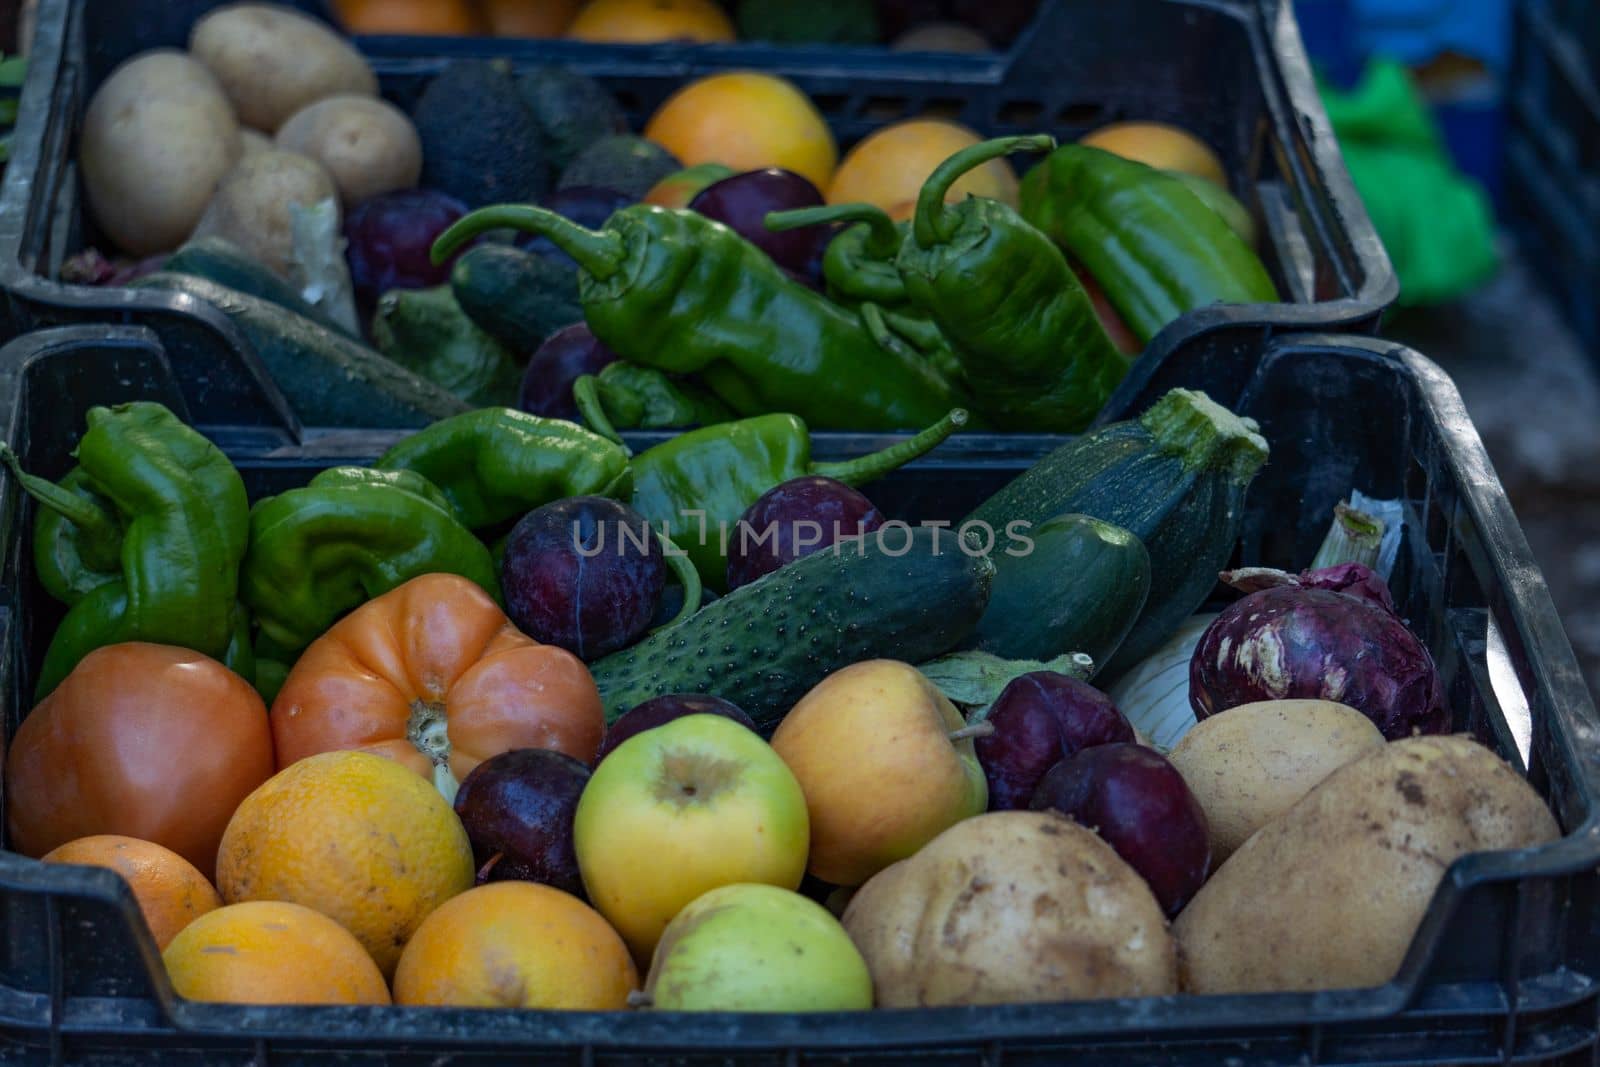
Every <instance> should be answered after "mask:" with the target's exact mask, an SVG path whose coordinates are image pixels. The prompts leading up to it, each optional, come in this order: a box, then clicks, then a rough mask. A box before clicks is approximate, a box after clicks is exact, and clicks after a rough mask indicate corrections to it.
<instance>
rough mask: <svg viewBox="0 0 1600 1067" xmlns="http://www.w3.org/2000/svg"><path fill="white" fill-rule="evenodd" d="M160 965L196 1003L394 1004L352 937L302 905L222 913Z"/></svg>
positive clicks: (235, 907) (203, 920)
mask: <svg viewBox="0 0 1600 1067" xmlns="http://www.w3.org/2000/svg"><path fill="white" fill-rule="evenodd" d="M161 959H162V961H163V962H164V963H166V965H167V974H168V976H169V977H171V979H172V987H173V988H174V989H176V990H177V991H178V994H179V995H180V996H185V997H188V998H189V999H190V1000H220V1001H227V1002H229V1003H232V1004H388V1003H389V989H388V987H387V986H385V985H384V984H383V975H381V974H379V973H378V965H377V964H375V963H373V962H372V957H371V956H368V955H367V952H366V950H365V949H363V948H362V947H361V943H360V942H359V941H357V940H356V939H355V938H354V937H352V936H351V935H350V931H348V930H346V929H345V928H344V927H342V926H340V925H339V924H338V923H336V922H334V921H333V920H332V919H330V918H328V917H327V916H326V915H323V914H321V913H320V912H315V911H312V910H311V909H310V908H304V907H301V906H300V905H299V904H287V903H284V902H282V901H276V900H258V901H252V902H250V903H247V904H230V905H229V906H228V907H226V908H218V909H217V910H216V911H213V912H209V913H207V914H205V915H202V916H201V917H200V918H198V919H196V920H195V921H194V922H192V923H190V924H189V926H188V927H186V928H185V929H184V931H183V932H182V933H181V934H179V935H178V936H177V937H175V938H173V939H172V944H170V945H168V946H167V950H166V952H164V953H162V955H161Z"/></svg>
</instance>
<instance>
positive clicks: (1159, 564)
mask: <svg viewBox="0 0 1600 1067" xmlns="http://www.w3.org/2000/svg"><path fill="white" fill-rule="evenodd" d="M1258 429H1259V427H1258V426H1257V425H1256V424H1255V422H1254V420H1252V419H1242V418H1240V417H1239V416H1237V415H1235V414H1234V413H1233V412H1231V411H1229V410H1228V409H1227V408H1225V407H1223V406H1222V405H1220V404H1218V403H1216V402H1215V401H1213V400H1212V399H1211V398H1210V397H1208V396H1206V395H1205V394H1204V393H1200V392H1194V391H1191V390H1188V389H1174V390H1172V391H1171V392H1169V393H1167V394H1166V395H1165V396H1163V397H1162V398H1161V399H1160V400H1157V401H1156V402H1155V404H1153V405H1151V407H1150V410H1149V411H1147V412H1145V413H1144V414H1143V415H1141V416H1140V417H1139V418H1137V419H1130V420H1128V421H1126V422H1118V423H1112V424H1111V425H1109V426H1105V427H1102V428H1101V429H1099V430H1096V431H1094V432H1093V433H1088V434H1084V435H1083V436H1082V437H1079V438H1076V439H1074V440H1072V441H1069V442H1067V443H1066V444H1064V445H1062V446H1061V447H1060V448H1058V449H1056V450H1055V451H1053V452H1051V453H1050V454H1048V455H1046V456H1045V457H1044V458H1043V459H1041V460H1039V462H1038V463H1036V464H1034V465H1033V466H1032V467H1031V468H1030V469H1028V470H1027V471H1025V472H1024V473H1023V474H1021V475H1019V476H1018V477H1017V478H1015V479H1013V480H1012V481H1011V482H1010V483H1009V484H1008V485H1006V486H1005V487H1004V488H1003V489H1001V490H1000V491H999V492H998V493H996V494H994V496H992V497H990V498H989V499H988V500H986V501H984V502H983V504H981V505H979V507H978V508H977V510H975V511H973V512H972V514H971V515H969V516H968V521H976V522H980V523H987V524H988V526H989V527H990V528H991V529H993V530H995V531H1000V532H1005V533H1007V534H1009V533H1010V532H1011V528H1012V527H1011V524H1013V523H1022V524H1024V526H1023V527H1022V529H1023V530H1024V532H1026V530H1027V528H1029V527H1037V526H1038V525H1039V524H1041V523H1043V522H1044V521H1045V520H1047V519H1051V518H1054V517H1055V516H1057V515H1061V514H1065V513H1067V512H1077V513H1080V514H1083V515H1089V516H1092V517H1094V518H1097V519H1100V520H1101V521H1103V522H1109V523H1114V524H1115V525H1117V526H1121V527H1123V528H1124V529H1126V530H1128V531H1129V532H1131V533H1132V534H1133V535H1134V536H1135V537H1137V538H1139V540H1140V541H1142V542H1144V547H1145V549H1146V551H1148V552H1149V554H1150V595H1149V597H1148V599H1146V601H1145V605H1144V608H1143V610H1142V611H1141V612H1140V613H1139V618H1138V620H1137V621H1136V622H1135V623H1134V624H1133V628H1132V629H1131V630H1130V631H1129V632H1128V636H1127V637H1126V638H1125V639H1124V640H1123V642H1122V644H1121V646H1120V647H1118V649H1117V651H1116V653H1115V654H1114V655H1113V656H1112V657H1111V660H1110V661H1109V662H1108V663H1106V664H1105V666H1104V667H1103V668H1102V670H1101V672H1100V674H1099V676H1098V677H1099V678H1100V679H1102V680H1105V681H1111V680H1114V679H1115V678H1116V677H1117V676H1118V675H1119V674H1121V673H1122V672H1123V671H1124V670H1126V669H1127V668H1129V667H1131V666H1132V665H1133V664H1135V663H1137V662H1139V660H1141V659H1143V658H1144V657H1145V655H1146V654H1148V653H1149V652H1150V651H1152V650H1153V649H1155V648H1156V646H1158V645H1160V644H1161V642H1162V641H1163V640H1165V639H1166V637H1167V636H1168V635H1169V634H1171V633H1172V631H1173V630H1175V629H1177V628H1178V625H1179V624H1180V623H1182V622H1183V620H1184V619H1186V618H1188V617H1189V616H1190V615H1192V614H1194V610H1195V609H1196V608H1198V607H1199V606H1200V605H1201V603H1203V602H1204V600H1205V598H1206V594H1207V593H1209V592H1210V591H1211V589H1212V587H1213V586H1215V585H1216V583H1217V572H1218V571H1219V570H1221V569H1222V568H1223V566H1225V565H1226V564H1227V562H1228V557H1229V556H1230V555H1231V554H1232V552H1233V547H1234V544H1235V542H1236V541H1238V539H1239V522H1240V518H1241V514H1242V510H1243V505H1244V494H1245V490H1246V489H1248V488H1249V487H1250V482H1251V481H1252V480H1254V478H1255V476H1256V473H1257V472H1258V471H1259V470H1260V469H1261V465H1262V464H1263V463H1265V462H1266V459H1267V442H1266V439H1265V438H1263V437H1262V436H1261V434H1260V433H1258V432H1257V431H1258ZM1015 561H1016V557H1012V556H1007V555H1006V554H1005V553H1003V552H1002V553H1000V554H999V555H997V556H996V557H995V562H996V565H997V566H998V567H1000V568H1001V569H1004V568H1006V567H1008V566H1010V565H1011V564H1012V563H1014V562H1015Z"/></svg>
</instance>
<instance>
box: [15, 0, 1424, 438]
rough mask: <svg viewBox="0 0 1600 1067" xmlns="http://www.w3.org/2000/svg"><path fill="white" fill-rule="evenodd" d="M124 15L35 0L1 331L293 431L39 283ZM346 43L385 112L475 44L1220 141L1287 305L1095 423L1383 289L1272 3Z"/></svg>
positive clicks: (667, 87) (1220, 312) (217, 353)
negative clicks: (373, 76)
mask: <svg viewBox="0 0 1600 1067" xmlns="http://www.w3.org/2000/svg"><path fill="white" fill-rule="evenodd" d="M304 4H310V5H311V6H313V7H315V6H317V4H316V2H315V0H304V3H303V5H302V6H304ZM179 6H180V7H181V8H183V9H194V8H197V7H199V6H201V4H199V3H196V2H195V0H184V3H182V4H181V5H179ZM129 23H130V20H129V19H128V18H127V17H126V14H125V0H42V7H41V13H40V21H39V29H38V33H37V36H36V37H35V40H34V48H33V52H32V59H31V62H32V69H31V71H30V76H29V81H28V84H27V86H26V87H25V90H24V93H23V101H22V115H21V120H20V123H19V128H18V133H17V144H16V147H15V162H13V164H12V165H11V168H10V171H9V172H8V174H7V175H6V178H5V182H4V185H3V187H0V287H3V288H4V290H5V292H6V294H7V306H8V310H9V312H10V318H11V320H12V323H13V325H14V326H15V327H16V328H19V329H21V328H31V327H35V326H39V325H48V324H69V323H81V322H100V323H112V322H120V323H136V324H140V325H146V326H150V327H151V328H153V329H155V330H156V331H157V333H158V334H159V335H160V337H161V339H162V341H163V343H164V344H165V345H166V346H167V349H168V352H169V358H170V359H171V360H172V362H173V365H174V367H175V368H176V369H177V371H178V376H179V380H180V381H181V382H182V383H183V387H184V389H185V392H186V395H188V397H189V399H190V402H191V404H192V405H193V406H194V408H195V410H197V411H205V412H208V413H212V412H215V413H216V416H217V418H218V419H219V420H220V421H223V422H229V423H234V424H245V423H254V424H257V425H263V424H265V425H280V424H284V423H286V422H287V424H289V425H291V426H294V425H296V424H295V422H294V420H293V418H292V416H290V415H289V413H288V410H287V407H286V406H285V404H284V401H283V398H282V396H281V395H280V394H279V393H278V392H277V390H276V389H275V388H273V387H270V386H269V387H267V388H265V389H263V388H261V387H260V386H259V384H257V383H256V382H254V381H252V380H251V379H252V378H258V377H260V368H259V365H258V363H257V361H256V360H255V358H254V356H253V354H252V353H251V352H250V351H249V347H248V345H247V344H246V343H245V342H244V341H243V339H242V338H241V337H240V336H239V335H238V333H237V331H235V330H234V329H233V328H232V327H231V326H230V325H229V324H228V323H227V322H226V321H225V320H224V319H223V317H222V316H221V315H220V314H218V313H217V312H216V311H215V310H213V309H211V308H209V307H207V306H205V305H204V304H203V303H201V302H198V301H196V300H194V299H193V298H190V297H186V296H177V295H171V294H164V293H155V292H149V291H112V290H104V289H92V288H87V287H82V286H72V285H64V284H61V283H60V282H58V281H56V280H54V279H55V278H56V277H57V274H58V271H59V268H60V264H61V261H62V259H63V258H64V257H65V256H66V255H68V254H70V253H71V252H73V251H76V250H77V249H78V248H80V247H82V246H83V245H84V244H86V243H89V242H92V241H93V240H94V238H95V234H94V233H93V232H92V224H91V223H90V222H89V220H88V219H87V218H86V217H85V212H84V210H83V197H82V195H81V190H80V188H79V182H78V177H77V174H76V168H75V166H74V163H73V150H74V136H75V132H76V128H77V125H78V122H79V120H80V118H81V115H82V112H83V109H84V107H85V106H86V104H87V101H88V99H89V96H90V95H91V93H92V91H93V89H94V88H95V86H96V85H97V84H98V83H99V81H100V80H101V79H102V78H104V77H105V75H106V73H107V72H108V71H109V69H110V68H111V66H112V65H114V63H115V62H116V61H117V60H118V59H121V58H124V57H125V56H126V55H128V54H130V53H131V52H133V51H137V50H138V49H139V48H141V47H143V46H144V45H145V43H146V42H144V41H142V40H138V39H130V36H129ZM156 29H157V30H158V31H159V32H158V33H156V34H155V35H154V36H153V37H152V40H153V41H161V42H170V40H171V39H172V36H173V34H172V27H171V26H170V25H168V24H166V23H165V22H162V23H161V24H159V25H158V26H157V27H156ZM359 43H360V44H361V46H362V47H363V48H364V49H365V50H366V51H367V53H368V55H369V56H370V57H371V59H372V62H373V64H374V67H375V68H376V69H377V71H378V73H379V76H380V80H381V82H382V84H383V88H384V92H385V93H386V94H387V95H388V96H390V97H391V98H393V99H395V100H396V101H398V102H399V103H401V104H402V105H404V104H406V103H408V102H409V101H410V100H411V99H412V98H414V96H415V95H416V93H417V92H419V91H420V89H421V87H422V86H423V85H424V84H425V83H426V81H427V79H429V78H430V77H432V76H433V75H434V74H437V73H438V72H439V70H441V69H442V68H443V66H444V64H445V63H446V62H447V61H448V60H449V59H450V58H452V57H455V56H463V55H477V56H504V57H507V58H509V59H511V61H512V62H513V63H514V64H515V65H516V66H518V67H528V66H532V65H536V64H539V63H547V62H557V63H564V64H569V65H571V66H573V67H575V68H577V69H580V70H583V71H585V72H587V73H589V74H592V75H594V76H596V77H598V78H599V79H600V80H601V81H602V82H604V83H605V84H606V85H608V86H609V87H610V88H611V89H613V90H614V91H615V92H616V93H617V94H618V96H619V98H620V99H621V100H622V101H623V102H624V104H625V105H626V107H627V109H628V111H629V114H630V118H631V119H632V120H633V121H634V122H635V124H638V123H642V121H643V119H644V118H645V117H646V116H648V115H649V114H650V112H651V111H652V110H653V109H654V108H655V106H656V105H657V104H659V103H660V102H661V101H662V100H663V99H665V98H666V96H667V95H668V94H670V93H671V92H672V91H673V90H674V89H676V88H677V87H678V86H679V85H681V84H682V83H683V82H684V81H685V79H688V78H691V77H694V76H697V75H701V74H705V73H709V72H713V71H718V70H727V69H750V68H754V69H762V70H770V71H773V72H775V73H778V74H782V75H784V76H785V77H788V78H790V79H792V80H793V81H794V82H796V83H797V84H798V85H799V86H800V87H801V88H802V89H804V90H805V91H806V92H807V93H808V94H809V95H810V96H811V97H812V99H813V100H815V101H816V102H817V104H818V106H819V107H820V108H821V109H822V111H823V113H824V114H825V115H826V116H827V118H828V121H829V123H830V124H831V125H832V126H833V128H834V131H835V132H836V134H837V135H838V137H839V139H840V142H841V144H842V145H843V146H848V145H850V144H851V143H853V142H854V141H855V140H857V139H859V138H860V137H861V136H863V135H864V134H866V133H867V132H869V131H871V130H873V129H875V128H877V127H879V126H881V125H883V124H885V123H886V122H889V121H893V120H895V119H899V118H904V117H909V116H912V115H930V116H940V117H948V118H953V119H958V120H960V121H962V122H965V123H967V124H969V125H971V126H973V127H974V128H976V129H978V130H981V131H984V132H986V133H992V134H1005V133H1031V132H1038V131H1039V130H1041V129H1046V130H1049V131H1050V132H1053V133H1055V134H1056V135H1058V136H1059V137H1062V138H1073V137H1077V136H1080V135H1082V134H1083V133H1085V132H1087V131H1088V130H1090V129H1092V128H1094V127H1097V126H1099V125H1102V124H1104V123H1106V122H1110V121H1113V120H1116V119H1121V118H1143V119H1155V120H1162V121H1167V122H1172V123H1175V124H1177V125H1179V126H1183V127H1186V128H1188V129H1191V130H1193V131H1194V132H1195V133H1197V134H1198V135H1200V136H1201V137H1202V138H1203V139H1205V140H1206V141H1208V142H1209V143H1210V144H1212V145H1213V146H1214V147H1215V148H1216V149H1217V151H1218V152H1219V153H1220V155H1221V157H1222V159H1223V161H1224V163H1225V165H1226V167H1227V169H1228V174H1229V180H1230V182H1231V184H1232V186H1233V190H1234V192H1235V193H1236V194H1237V195H1238V196H1239V197H1240V199H1241V200H1242V201H1243V202H1244V203H1245V204H1246V205H1247V206H1248V207H1249V208H1250V209H1251V210H1252V211H1253V212H1255V213H1256V215H1257V216H1258V218H1259V219H1260V221H1261V223H1262V227H1261V232H1262V234H1263V245H1264V247H1263V253H1264V259H1265V260H1266V262H1267V264H1268V266H1269V269H1271V271H1272V273H1273V275H1274V278H1275V280H1276V281H1277V283H1278V286H1279V289H1280V291H1281V292H1283V293H1284V294H1285V296H1286V298H1287V299H1288V300H1289V301H1290V302H1288V303H1284V304H1271V305H1239V306H1217V307H1212V308H1204V309H1199V310H1196V311H1194V312H1191V313H1190V314H1188V315H1185V316H1183V317H1182V318H1181V319H1179V320H1178V321H1176V322H1174V323H1172V324H1171V325H1170V326H1168V328H1167V329H1166V330H1164V331H1163V332H1162V333H1161V334H1160V335H1159V336H1158V337H1156V338H1155V339H1154V340H1153V341H1152V342H1151V344H1150V346H1149V347H1148V349H1147V352H1146V354H1145V356H1144V358H1142V359H1141V360H1140V361H1139V362H1138V364H1137V365H1136V367H1135V370H1134V371H1133V373H1132V374H1130V376H1129V380H1128V382H1127V383H1126V385H1125V386H1124V388H1123V390H1122V391H1121V392H1120V393H1119V394H1118V395H1117V396H1116V397H1113V398H1112V400H1111V402H1110V404H1109V405H1108V408H1107V411H1108V413H1110V414H1112V415H1115V414H1117V413H1119V412H1120V411H1122V410H1123V409H1124V407H1125V406H1126V402H1127V400H1128V399H1129V398H1131V397H1132V396H1134V395H1136V394H1137V393H1138V392H1139V391H1140V390H1141V389H1143V388H1145V386H1146V385H1147V384H1148V383H1149V382H1151V381H1157V382H1159V381H1164V380H1166V379H1167V377H1169V375H1168V372H1167V370H1166V369H1165V368H1166V365H1167V364H1168V363H1169V362H1172V361H1174V360H1176V361H1178V362H1180V363H1181V364H1182V365H1183V367H1184V368H1185V370H1184V371H1183V373H1184V374H1186V375H1189V376H1190V377H1191V378H1194V377H1195V376H1199V380H1200V381H1202V382H1203V383H1204V384H1205V385H1206V386H1207V388H1208V389H1209V390H1210V391H1212V392H1213V393H1214V394H1216V395H1217V396H1218V397H1219V398H1222V399H1232V398H1233V397H1234V396H1236V395H1237V393H1238V390H1239V387H1240V386H1241V385H1242V384H1243V380H1244V379H1243V375H1242V374H1241V372H1240V369H1239V368H1240V367H1242V366H1247V365H1249V364H1251V363H1253V361H1254V360H1255V358H1256V357H1257V356H1258V355H1259V353H1260V350H1261V347H1262V345H1264V344H1265V343H1266V341H1267V340H1269V339H1270V338H1272V337H1273V336H1275V335H1277V334H1278V333H1281V332H1284V331H1287V330H1306V329H1317V330H1340V331H1343V330H1351V331H1358V332H1374V331H1376V329H1377V327H1378V323H1379V318H1380V316H1381V314H1382V312H1383V310H1384V308H1385V307H1387V306H1388V304H1390V303H1391V302H1392V301H1393V299H1394V297H1395V294H1396V292H1397V288H1398V283H1397V281H1396V278H1395V275H1394V272H1393V270H1392V269H1391V267H1390V265H1389V261H1388V258H1387V256H1386V255H1385V254H1384V251H1383V247H1382V244H1381V243H1380V242H1379V240H1378V237H1377V234H1376V232H1375V231H1374V230H1373V228H1372V224H1371V222H1370V221H1369V220H1368V218H1367V215H1366V212H1365V209H1364V208H1363V207H1362V205H1361V202H1360V200H1359V198H1358V197H1357V195H1356V193H1355V189H1354V187H1353V186H1352V184H1351V182H1350V178H1349V175H1348V174H1347V172H1346V171H1345V169H1344V164H1343V162H1342V160H1341V159H1340V157H1339V154H1338V147H1337V144H1336V143H1335V141H1334V138H1333V134H1332V131H1331V130H1330V128H1329V126H1328V122H1327V119H1326V116H1325V115H1324V113H1323V111H1322V105H1321V103H1320V101H1319V100H1318V97H1317V93H1316V88H1315V85H1314V83H1313V81H1312V78H1311V72H1310V67H1309V66H1308V64H1307V61H1306V57H1305V52H1304V49H1303V48H1302V47H1301V44H1300V38H1299V33H1298V30H1297V28H1296V26H1295V23H1294V18H1293V14H1292V12H1291V10H1290V8H1289V6H1288V4H1287V3H1285V2H1282V0H1248V2H1240V3H1230V4H1217V3H1212V2H1210V0H1118V2H1117V3H1103V2H1101V0H1044V2H1043V3H1042V5H1041V10H1040V13H1039V14H1038V16H1037V17H1036V18H1035V20H1034V22H1033V23H1032V24H1031V25H1030V26H1029V28H1028V29H1027V30H1026V31H1024V33H1023V35H1022V36H1021V37H1019V39H1018V40H1017V42H1016V43H1015V44H1014V45H1013V46H1012V47H1011V48H1010V49H1008V50H1006V51H1004V52H996V53H988V54H984V55H927V54H922V55H919V54H912V53H894V52H889V51H886V50H884V49H879V48H857V49H835V48H819V47H777V46H771V45H762V44H726V45H677V44H669V45H633V46H614V45H592V44H584V43H580V42H573V41H532V40H522V41H518V40H504V39H492V38H461V39H451V38H416V37H369V38H361V39H360V42H359ZM263 405H265V406H263Z"/></svg>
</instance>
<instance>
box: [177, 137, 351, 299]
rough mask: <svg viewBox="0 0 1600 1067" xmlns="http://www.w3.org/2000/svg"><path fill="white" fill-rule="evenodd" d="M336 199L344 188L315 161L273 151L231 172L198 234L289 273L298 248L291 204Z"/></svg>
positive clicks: (310, 203)
mask: <svg viewBox="0 0 1600 1067" xmlns="http://www.w3.org/2000/svg"><path fill="white" fill-rule="evenodd" d="M323 200H332V201H333V202H334V204H335V206H336V207H337V205H338V201H339V190H338V189H337V188H336V187H335V186H334V184H333V179H332V178H331V177H329V175H328V172H327V171H326V170H324V169H322V164H320V163H318V162H317V161H316V160H314V159H307V158H306V157H305V156H301V155H296V154H295V153H293V152H283V151H279V150H278V149H271V150H269V151H266V152H257V153H255V154H253V155H251V156H247V157H246V158H245V159H243V160H241V161H240V163H239V165H238V166H237V167H234V168H233V170H231V171H229V172H228V176H227V177H225V178H223V179H222V184H221V185H220V186H218V188H217V195H216V196H214V197H212V198H211V203H210V205H209V206H208V207H207V208H206V213H205V216H204V217H203V218H201V220H200V225H199V226H197V227H195V231H194V235H195V236H196V237H225V238H227V239H228V240H230V241H232V242H233V243H234V244H236V245H238V246H239V247H240V248H242V249H244V250H245V251H246V252H248V253H249V254H250V255H251V256H253V257H255V258H256V259H258V260H260V261H261V262H262V263H263V264H265V265H266V266H268V267H270V268H271V269H273V270H275V271H277V272H278V273H279V274H281V275H283V276H285V277H287V276H288V274H289V254H290V252H291V251H292V250H293V248H294V239H293V233H292V230H291V228H290V222H291V216H290V214H289V206H290V205H291V204H300V205H301V206H303V207H309V206H311V205H312V204H316V203H320V202H321V201H323Z"/></svg>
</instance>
